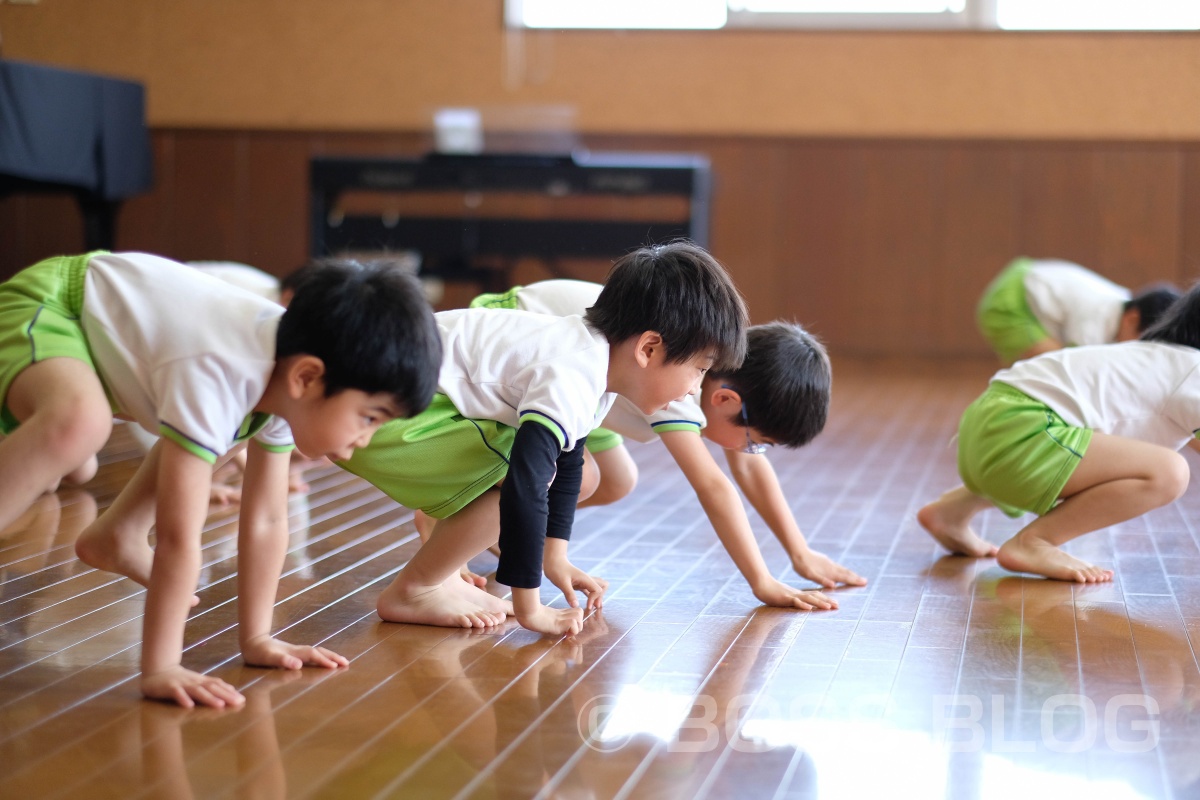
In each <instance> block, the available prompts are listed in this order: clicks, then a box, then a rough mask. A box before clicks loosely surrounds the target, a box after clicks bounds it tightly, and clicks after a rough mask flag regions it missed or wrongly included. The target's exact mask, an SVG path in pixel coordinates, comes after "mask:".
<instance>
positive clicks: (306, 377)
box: [287, 355, 325, 400]
mask: <svg viewBox="0 0 1200 800" xmlns="http://www.w3.org/2000/svg"><path fill="white" fill-rule="evenodd" d="M287 388H288V395H289V396H290V397H291V398H292V399H293V400H299V399H301V398H303V397H314V396H320V395H324V394H325V362H324V361H322V360H321V359H319V358H317V357H316V356H309V355H302V356H297V357H296V358H295V359H294V360H293V361H292V362H291V363H290V364H288V368H287Z"/></svg>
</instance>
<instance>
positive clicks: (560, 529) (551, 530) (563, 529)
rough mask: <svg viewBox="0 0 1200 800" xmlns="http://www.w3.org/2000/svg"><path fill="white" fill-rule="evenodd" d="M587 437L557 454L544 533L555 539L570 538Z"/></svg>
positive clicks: (581, 480) (577, 500) (581, 479)
mask: <svg viewBox="0 0 1200 800" xmlns="http://www.w3.org/2000/svg"><path fill="white" fill-rule="evenodd" d="M586 443H587V437H586V436H585V437H583V438H582V439H579V440H578V441H576V442H575V449H573V450H572V451H571V452H569V453H559V454H558V472H557V474H555V476H554V483H552V484H550V502H549V506H550V518H549V519H547V520H546V535H547V536H553V537H554V538H555V539H568V540H569V539H570V538H571V526H572V525H574V524H575V507H576V506H577V505H579V486H580V484H582V483H583V446H584V445H585V444H586Z"/></svg>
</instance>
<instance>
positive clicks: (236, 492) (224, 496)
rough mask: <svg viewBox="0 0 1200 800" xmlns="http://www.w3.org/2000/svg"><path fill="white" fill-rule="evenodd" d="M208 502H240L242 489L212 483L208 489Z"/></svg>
mask: <svg viewBox="0 0 1200 800" xmlns="http://www.w3.org/2000/svg"><path fill="white" fill-rule="evenodd" d="M208 502H209V503H210V504H211V505H214V506H222V507H224V506H230V505H237V504H238V503H240V502H242V490H241V488H240V487H237V486H226V485H225V484H223V483H214V484H213V485H212V486H211V487H210V488H209V490H208Z"/></svg>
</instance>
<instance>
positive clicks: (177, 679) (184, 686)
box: [142, 664, 246, 708]
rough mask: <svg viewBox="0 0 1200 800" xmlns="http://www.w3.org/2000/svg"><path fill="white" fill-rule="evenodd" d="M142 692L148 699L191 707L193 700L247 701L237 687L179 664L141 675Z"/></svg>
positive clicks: (208, 702) (216, 705)
mask: <svg viewBox="0 0 1200 800" xmlns="http://www.w3.org/2000/svg"><path fill="white" fill-rule="evenodd" d="M142 694H143V695H144V696H146V697H148V698H150V699H151V700H171V701H174V702H175V703H178V704H179V705H181V706H183V707H184V708H193V707H194V706H195V705H196V703H199V704H200V705H203V706H212V707H213V708H225V707H226V706H229V707H231V708H237V707H239V706H241V705H242V704H243V703H245V702H246V698H244V697H242V695H241V693H240V692H238V690H237V689H235V688H233V687H232V686H230V685H229V684H228V683H226V682H225V681H223V680H221V679H220V678H214V677H212V676H210V675H202V674H200V673H199V672H192V671H191V670H190V669H184V668H183V667H181V666H180V665H178V664H176V665H175V666H173V667H168V668H167V669H164V670H161V671H159V672H154V673H151V674H148V675H142Z"/></svg>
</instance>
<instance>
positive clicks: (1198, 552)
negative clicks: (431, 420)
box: [0, 364, 1200, 800]
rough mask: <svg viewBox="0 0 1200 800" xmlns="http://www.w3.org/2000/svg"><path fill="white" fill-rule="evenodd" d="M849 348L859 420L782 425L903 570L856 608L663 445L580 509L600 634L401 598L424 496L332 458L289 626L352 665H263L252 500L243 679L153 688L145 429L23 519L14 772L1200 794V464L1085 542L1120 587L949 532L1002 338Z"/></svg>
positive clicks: (565, 792) (17, 544)
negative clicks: (885, 351)
mask: <svg viewBox="0 0 1200 800" xmlns="http://www.w3.org/2000/svg"><path fill="white" fill-rule="evenodd" d="M836 369H837V374H838V379H837V381H836V383H835V395H836V400H835V408H834V413H833V415H832V417H831V421H830V425H829V428H828V430H827V431H826V433H825V434H824V435H822V436H821V437H820V438H819V439H818V440H817V442H815V443H814V444H813V445H812V446H810V447H807V448H805V449H803V450H800V451H797V452H786V451H783V452H773V453H772V454H771V456H770V457H771V458H772V460H773V461H774V463H775V465H776V467H777V470H778V472H779V474H780V476H781V479H782V481H783V484H784V487H785V490H786V492H787V493H788V495H789V497H790V498H791V501H792V505H793V507H794V509H795V511H796V514H797V517H798V519H799V521H800V524H801V527H802V528H803V529H804V530H805V532H806V533H807V534H808V535H809V537H810V539H811V540H812V541H813V543H814V544H815V545H816V546H817V547H818V549H822V550H824V551H825V552H827V553H829V554H830V555H831V556H833V557H835V558H838V559H841V560H844V561H845V562H847V563H848V564H849V565H851V566H852V567H853V568H855V569H856V570H858V571H859V572H860V573H862V574H864V575H866V576H868V577H869V578H870V584H869V585H868V586H867V587H865V588H862V589H850V590H843V591H839V592H837V593H836V596H837V599H838V601H839V602H840V604H841V608H840V609H839V610H837V611H832V612H823V613H803V612H788V611H781V610H773V609H765V608H761V607H759V606H758V605H757V604H756V603H755V601H754V598H753V596H752V595H751V593H750V591H749V589H748V588H747V586H746V585H745V583H744V582H743V581H742V580H741V578H740V577H739V576H738V575H737V573H736V572H735V570H734V568H733V566H732V563H731V562H730V561H729V559H728V558H727V557H726V556H725V555H724V553H723V551H722V549H721V547H720V545H719V544H718V542H717V539H716V537H715V535H714V534H713V533H712V530H711V528H710V527H709V526H708V524H707V523H706V521H705V518H704V516H703V514H702V512H701V510H700V507H699V505H698V503H697V502H696V500H695V498H694V496H693V495H692V494H691V492H690V490H689V489H688V487H687V485H686V484H685V483H684V481H683V479H682V478H681V476H680V475H679V473H678V472H677V471H674V470H672V469H671V468H670V465H669V462H668V460H667V457H666V453H665V450H664V449H663V448H662V447H660V446H657V445H646V446H641V447H637V446H635V447H634V448H633V452H634V456H635V458H637V460H638V461H639V462H640V465H641V467H642V475H643V481H642V485H641V486H640V487H639V489H638V490H637V492H636V494H635V495H634V496H633V497H631V498H629V499H627V500H626V501H625V502H623V503H621V504H618V505H617V506H615V507H612V508H609V509H599V510H589V511H585V512H582V513H581V514H580V515H579V518H578V521H577V525H576V534H575V537H574V541H573V542H572V553H573V556H574V560H575V562H576V563H577V564H579V565H580V566H582V567H584V568H585V569H588V570H590V571H593V572H594V573H596V574H599V575H602V576H604V577H606V578H607V579H609V580H610V581H611V583H612V590H611V593H610V596H609V597H608V600H607V605H606V607H605V609H604V611H603V614H602V615H600V614H597V615H595V616H593V617H591V618H590V619H588V621H587V623H586V625H585V627H584V631H583V633H582V634H581V635H579V636H577V637H575V638H574V639H573V640H560V641H554V640H552V639H549V638H543V637H540V636H536V635H533V634H531V633H529V632H528V631H524V630H522V629H521V628H519V627H518V626H517V625H516V623H515V622H512V621H510V622H509V623H508V624H507V625H505V626H504V627H503V628H502V629H498V630H492V631H487V632H471V631H456V630H445V629H437V628H429V627H420V626H407V625H397V624H387V623H382V622H380V621H379V620H378V619H377V618H376V617H375V615H374V612H373V607H374V599H375V596H376V594H377V593H378V591H379V590H380V588H381V587H382V586H383V585H385V584H386V583H387V582H388V581H389V580H390V578H391V576H392V575H394V574H395V572H396V571H397V570H398V569H399V568H400V566H401V565H402V564H403V563H404V561H405V559H406V558H407V557H409V556H410V555H411V554H412V552H413V550H414V547H415V540H416V537H415V534H414V531H413V527H412V523H411V514H410V513H409V512H407V511H406V510H404V509H401V508H398V507H396V506H395V505H394V504H393V503H391V502H390V501H388V500H387V499H386V498H384V497H383V496H382V495H381V494H379V493H378V492H377V491H375V490H374V489H372V488H370V487H369V486H367V485H365V484H363V483H362V482H360V481H359V480H357V479H355V478H353V477H351V476H350V475H348V474H345V473H342V472H340V471H338V470H336V469H333V468H329V469H325V470H323V471H321V470H318V471H316V472H314V473H312V474H311V476H310V477H311V483H312V491H311V493H310V494H308V495H307V496H297V497H295V498H294V509H293V510H294V517H293V520H292V521H293V530H294V534H293V539H292V542H291V549H290V553H289V557H288V560H287V564H286V567H285V577H284V579H283V581H282V584H281V587H280V592H279V598H278V606H277V611H276V624H277V627H278V629H279V630H282V631H285V632H286V633H285V635H286V636H288V637H291V638H293V639H295V640H303V641H312V642H317V641H320V642H323V643H325V644H326V645H328V646H329V647H332V648H333V649H335V650H337V651H339V652H341V653H342V654H344V655H346V656H347V657H349V658H350V659H352V664H351V666H350V668H349V669H347V670H340V671H338V672H334V673H329V672H323V671H319V670H304V671H303V672H279V671H270V670H263V669H254V668H247V667H244V666H242V665H241V663H240V660H239V657H238V650H237V637H236V632H235V630H234V625H235V621H236V609H235V599H234V583H235V581H234V580H233V578H234V575H235V570H236V560H235V552H234V525H235V517H234V514H233V513H232V512H230V511H222V510H214V512H213V513H212V515H211V517H210V519H209V524H208V526H207V528H206V530H205V532H204V570H203V574H202V576H201V590H200V596H201V598H202V602H201V604H200V606H199V607H198V608H197V609H196V610H195V612H194V613H193V615H192V618H191V620H190V622H189V623H188V628H187V652H186V654H185V663H186V664H187V665H188V666H190V667H192V668H195V669H201V670H205V671H211V672H213V673H215V674H218V675H220V676H221V677H223V678H225V679H226V680H228V681H230V682H232V683H234V684H235V685H237V686H239V687H241V688H242V689H243V691H244V692H245V694H246V696H247V705H246V707H245V708H243V709H241V710H239V711H224V712H222V711H213V710H192V711H187V710H183V709H179V708H176V707H173V706H169V705H164V704H159V703H154V702H146V701H141V700H139V697H138V693H137V688H136V680H135V672H136V665H137V651H138V640H139V635H140V622H141V613H142V602H143V596H144V595H143V592H142V591H141V590H140V588H139V587H137V586H135V585H133V584H132V583H130V582H129V581H127V580H124V579H115V578H114V577H112V576H110V575H108V574H105V573H98V572H96V571H94V570H91V569H89V568H87V567H85V566H84V565H82V564H81V563H80V562H78V561H77V560H76V559H75V557H74V555H73V552H72V547H71V545H72V540H73V539H74V537H75V536H76V535H77V533H78V532H79V530H80V529H81V528H82V527H83V526H85V525H86V524H87V523H88V522H89V520H91V519H92V518H93V517H94V515H95V514H96V512H97V509H100V508H103V507H104V506H105V505H106V504H107V503H109V502H110V501H111V500H112V498H113V497H114V495H115V493H116V492H117V491H118V490H119V489H120V487H121V485H122V483H123V482H124V481H125V480H127V479H128V477H129V475H130V474H131V472H132V470H133V469H134V468H135V466H136V456H135V455H134V453H135V451H134V450H133V449H132V448H130V447H128V446H123V442H126V441H127V440H126V439H124V438H123V436H122V434H121V433H118V434H117V435H115V436H114V440H113V442H112V443H110V445H109V447H108V448H107V450H106V451H105V458H104V466H103V469H102V471H101V474H100V476H99V477H98V478H97V479H96V480H95V481H93V483H91V484H89V485H88V486H87V487H85V489H86V490H73V491H60V492H59V493H58V494H57V495H51V496H47V497H44V498H42V500H41V501H40V502H39V503H38V504H37V506H36V507H35V508H33V509H32V510H31V511H30V512H29V513H28V514H26V515H25V516H24V517H23V518H22V519H21V520H20V521H19V523H18V524H16V525H14V526H13V527H12V528H10V529H9V530H6V531H3V532H0V797H6V798H7V797H12V798H25V797H71V798H75V797H88V798H91V797H97V798H105V797H121V798H126V797H164V798H187V797H233V796H236V797H241V796H253V797H266V798H271V797H285V796H286V797H337V798H359V797H469V798H488V797H533V796H540V797H572V798H585V797H586V798H590V797H605V798H607V797H653V798H675V797H678V798H693V797H738V798H747V797H752V798H772V797H775V798H816V797H823V798H849V797H867V796H870V797H881V796H888V795H890V794H895V793H901V794H902V795H903V796H905V797H918V798H938V797H946V798H955V799H956V800H957V799H958V798H976V797H980V798H983V797H1004V798H1013V797H1018V798H1032V797H1043V796H1049V795H1051V794H1053V795H1054V796H1063V795H1065V794H1073V795H1077V796H1087V797H1089V798H1127V797H1128V798H1138V797H1180V798H1182V797H1193V796H1197V795H1200V710H1198V703H1200V671H1198V668H1197V659H1196V653H1195V650H1194V647H1193V642H1194V641H1196V639H1195V638H1194V637H1198V636H1200V546H1198V541H1200V539H1198V536H1197V531H1196V529H1195V526H1194V525H1193V522H1192V518H1193V517H1197V511H1200V489H1197V488H1196V487H1193V489H1192V490H1190V491H1189V492H1188V494H1187V495H1186V496H1185V497H1184V498H1183V499H1182V500H1181V501H1180V502H1178V503H1176V504H1175V505H1172V506H1170V507H1168V508H1165V509H1162V510H1160V511H1158V512H1156V513H1153V514H1151V515H1149V516H1148V517H1146V518H1143V519H1140V520H1135V521H1133V522H1130V523H1128V524H1125V525H1122V526H1120V527H1117V528H1114V529H1110V530H1107V531H1104V532H1101V533H1097V534H1093V535H1091V536H1089V537H1085V538H1084V539H1083V540H1081V541H1078V542H1076V543H1075V546H1074V548H1073V552H1076V553H1079V554H1084V555H1085V556H1086V557H1088V558H1090V559H1094V560H1097V561H1099V562H1101V563H1105V564H1109V565H1112V566H1113V567H1114V568H1115V569H1116V574H1117V578H1116V581H1115V582H1114V583H1113V584H1111V585H1104V586H1098V587H1090V588H1081V587H1075V586H1070V585H1066V584H1062V583H1054V582H1049V581H1045V580H1037V579H1026V578H1021V577H1017V576H1014V575H1011V574H1007V573H1005V572H1004V571H1003V570H1001V569H999V568H998V567H997V566H996V565H995V562H994V561H992V560H986V559H985V560H979V561H975V560H969V559H964V558H953V557H948V556H944V555H943V553H941V552H939V550H938V548H937V546H936V545H935V544H934V542H933V541H932V540H931V539H930V538H929V537H928V536H926V535H925V533H924V532H923V531H921V530H920V529H919V527H917V525H916V523H915V520H914V516H913V515H914V512H915V510H916V509H917V508H918V507H919V506H920V505H921V504H922V503H924V502H926V501H927V500H929V499H931V498H932V497H934V496H936V495H937V494H938V493H939V492H941V491H942V490H943V489H945V488H948V487H949V486H951V485H952V484H954V483H955V482H956V481H955V473H954V465H953V461H954V459H953V450H952V448H950V447H948V442H949V439H950V437H951V435H952V433H953V428H954V426H955V423H956V421H957V417H958V414H959V413H960V411H961V410H962V408H963V407H964V406H965V405H966V403H967V402H968V401H969V400H970V399H971V398H972V397H973V396H974V395H975V394H976V393H977V392H978V391H979V389H980V388H981V387H982V385H983V383H984V381H985V379H986V376H987V375H988V373H989V372H990V370H989V369H987V368H986V367H985V366H983V365H976V366H967V367H959V368H953V367H951V366H945V365H943V366H941V367H938V368H936V369H935V368H933V367H929V366H926V367H924V368H905V367H903V366H897V365H870V364H838V365H837V367H836ZM981 521H982V527H983V532H984V535H985V536H987V537H989V538H991V539H993V540H994V541H1001V540H1003V538H1005V537H1006V536H1007V535H1009V534H1010V533H1011V532H1013V531H1014V530H1016V528H1017V527H1018V525H1019V523H1017V522H1014V521H1011V520H1008V519H1006V518H1004V517H1002V516H1000V515H999V514H995V513H992V512H989V513H988V514H987V515H985V516H984V517H983V518H982V520H981ZM755 524H756V526H758V531H759V533H760V534H761V541H762V543H763V546H764V551H765V553H766V556H767V559H768V562H769V563H770V564H771V565H772V566H773V567H774V568H775V569H776V571H777V574H779V575H780V576H785V577H789V578H790V579H795V580H796V581H797V582H798V581H799V579H798V578H796V576H794V575H792V576H789V575H788V569H787V561H786V559H785V558H784V557H783V553H782V551H781V550H780V549H779V547H778V546H777V545H776V544H775V543H774V540H773V539H772V537H771V536H770V534H769V532H768V531H766V530H765V529H764V528H762V526H761V524H760V523H758V521H757V520H756V522H755ZM489 558H490V557H487V556H485V557H482V558H481V559H479V560H477V562H476V563H475V566H476V567H477V568H479V569H486V568H487V567H488V566H489V562H488V559H489ZM493 563H494V562H493ZM544 594H545V597H546V599H547V600H549V599H550V598H551V597H553V596H554V594H555V592H553V591H552V590H550V589H545V590H544ZM558 602H561V599H559V600H558Z"/></svg>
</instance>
